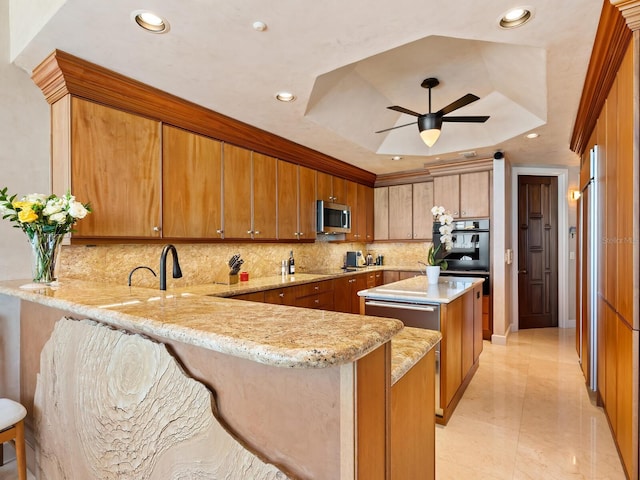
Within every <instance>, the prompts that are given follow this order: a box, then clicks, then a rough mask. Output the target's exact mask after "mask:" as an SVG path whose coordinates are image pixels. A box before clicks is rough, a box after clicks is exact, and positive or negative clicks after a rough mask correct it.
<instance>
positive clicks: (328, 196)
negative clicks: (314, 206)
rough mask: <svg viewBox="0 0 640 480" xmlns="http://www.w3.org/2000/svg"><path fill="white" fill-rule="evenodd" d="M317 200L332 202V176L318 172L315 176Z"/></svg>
mask: <svg viewBox="0 0 640 480" xmlns="http://www.w3.org/2000/svg"><path fill="white" fill-rule="evenodd" d="M317 189H318V200H324V201H325V202H333V175H329V174H328V173H324V172H318V176H317Z"/></svg>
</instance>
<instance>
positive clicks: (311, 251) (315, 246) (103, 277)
mask: <svg viewBox="0 0 640 480" xmlns="http://www.w3.org/2000/svg"><path fill="white" fill-rule="evenodd" d="M429 245H430V244H429V243H428V242H427V243H373V244H369V245H366V244H363V243H330V242H322V241H317V242H315V243H303V244H298V243H292V244H282V243H277V244H275V243H274V244H271V243H256V244H252V243H224V244H176V249H177V251H178V257H179V261H180V267H181V268H182V273H183V278H181V279H173V278H170V277H171V274H170V272H171V268H172V260H171V255H169V256H168V258H167V272H168V275H167V276H168V278H167V286H168V287H169V288H171V287H183V286H189V285H199V284H206V283H213V282H214V281H215V279H216V278H219V276H220V274H221V273H222V274H226V273H228V270H229V269H228V266H227V262H228V260H229V259H230V258H231V257H232V256H233V255H234V254H236V253H239V254H240V255H241V256H242V259H243V260H244V264H243V265H242V271H246V272H249V275H250V277H253V278H259V277H268V276H273V275H279V274H280V265H281V262H282V260H285V259H287V258H289V252H290V251H291V250H293V254H294V257H295V260H296V271H297V272H299V273H304V272H313V271H314V270H319V269H328V268H338V267H341V266H342V265H343V264H344V261H345V255H346V252H347V251H348V250H362V252H363V253H364V254H366V253H368V252H369V253H371V254H372V255H373V256H374V258H375V257H376V256H377V255H383V256H384V264H385V265H388V266H394V267H407V268H412V269H413V268H417V266H418V265H417V261H418V260H422V261H425V259H426V256H427V250H428V247H429ZM161 251H162V245H137V244H127V245H97V246H84V245H69V246H64V247H63V250H62V256H61V258H60V266H59V272H58V277H59V278H60V279H64V277H69V278H77V279H82V280H90V281H96V282H102V283H110V284H118V285H126V284H127V280H128V277H129V272H131V270H132V269H133V268H135V267H137V266H140V265H145V266H148V267H150V268H152V269H153V270H154V271H155V272H156V274H157V273H158V269H159V265H160V253H161ZM132 285H134V286H139V287H149V288H156V287H157V286H158V278H157V277H154V276H153V275H152V274H151V272H149V271H147V270H139V271H137V272H135V274H134V275H133V277H132Z"/></svg>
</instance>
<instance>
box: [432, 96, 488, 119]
mask: <svg viewBox="0 0 640 480" xmlns="http://www.w3.org/2000/svg"><path fill="white" fill-rule="evenodd" d="M476 100H480V97H478V96H477V95H474V94H473V93H467V94H466V95H465V96H464V97H460V98H459V99H458V100H456V101H455V102H453V103H450V104H449V105H447V106H446V107H444V108H442V109H440V110H439V111H437V112H436V115H446V114H447V113H451V112H453V111H454V110H457V109H459V108H462V107H464V106H465V105H469V104H470V103H473V102H475V101H476Z"/></svg>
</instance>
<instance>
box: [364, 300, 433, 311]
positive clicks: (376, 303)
mask: <svg viewBox="0 0 640 480" xmlns="http://www.w3.org/2000/svg"><path fill="white" fill-rule="evenodd" d="M364 304H365V305H371V306H372V307H386V308H400V309H402V310H417V311H419V312H435V311H436V309H437V308H438V307H429V306H426V305H412V304H407V303H390V302H379V301H375V300H369V301H365V302H364Z"/></svg>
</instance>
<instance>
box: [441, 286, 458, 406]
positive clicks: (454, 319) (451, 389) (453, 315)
mask: <svg viewBox="0 0 640 480" xmlns="http://www.w3.org/2000/svg"><path fill="white" fill-rule="evenodd" d="M462 311H463V308H462V298H457V299H455V300H454V301H453V302H451V303H449V304H446V305H444V306H443V307H442V310H441V312H440V314H441V315H442V316H443V318H442V322H441V330H442V340H441V352H440V368H441V378H440V383H441V387H442V390H441V392H440V400H441V403H440V405H441V406H442V408H444V409H446V408H447V406H448V405H449V402H451V400H452V399H453V396H454V395H455V393H456V392H457V391H458V387H459V386H460V384H461V383H462V328H463V327H462Z"/></svg>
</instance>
